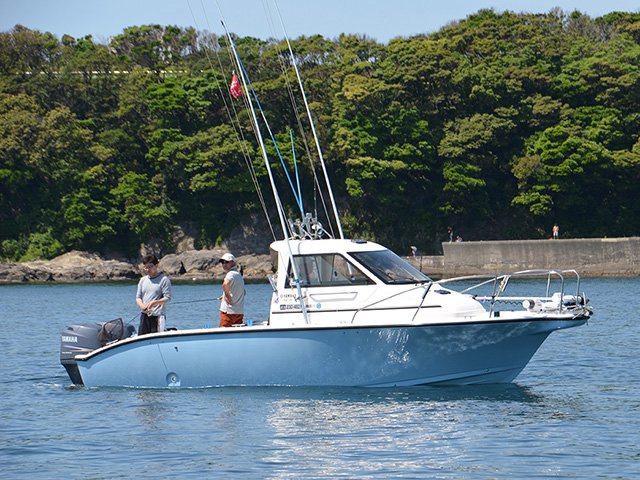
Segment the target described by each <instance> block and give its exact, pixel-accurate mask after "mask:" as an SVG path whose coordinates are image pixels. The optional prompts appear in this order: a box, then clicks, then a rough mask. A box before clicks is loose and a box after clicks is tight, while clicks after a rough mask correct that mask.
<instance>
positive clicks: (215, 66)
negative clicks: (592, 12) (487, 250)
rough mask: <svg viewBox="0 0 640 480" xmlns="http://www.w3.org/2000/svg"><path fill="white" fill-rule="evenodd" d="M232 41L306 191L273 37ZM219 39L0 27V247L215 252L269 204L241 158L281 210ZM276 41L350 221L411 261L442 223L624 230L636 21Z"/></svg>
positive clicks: (636, 160)
mask: <svg viewBox="0 0 640 480" xmlns="http://www.w3.org/2000/svg"><path fill="white" fill-rule="evenodd" d="M235 42H236V46H237V49H238V52H239V54H240V57H241V58H242V60H243V62H244V66H245V68H246V70H247V72H248V73H249V75H250V76H251V80H252V84H253V87H254V88H255V91H256V92H257V95H258V96H259V99H260V103H261V105H262V107H263V108H264V111H265V115H266V116H267V118H268V120H269V123H270V126H271V129H272V130H273V134H274V137H275V138H276V139H277V140H278V142H279V146H280V150H281V155H282V157H283V159H284V161H285V162H286V163H287V164H288V168H289V171H290V172H293V171H294V169H295V165H294V160H293V158H294V153H293V150H292V148H291V141H290V131H294V144H295V152H296V155H297V156H299V157H300V158H298V159H297V160H298V162H297V166H298V168H299V170H300V179H301V180H300V181H301V184H302V185H303V189H304V190H306V191H307V192H312V190H313V188H312V186H313V185H314V181H313V178H314V177H313V175H314V173H313V171H312V169H311V168H310V167H309V165H310V162H308V161H304V160H303V159H304V157H305V156H306V151H307V150H309V151H310V152H311V153H310V156H311V158H312V159H313V158H314V149H313V146H312V145H306V141H310V140H306V141H305V139H304V137H303V136H302V135H301V134H300V133H299V130H300V129H299V127H298V121H297V118H296V115H294V114H293V113H291V112H292V109H291V106H290V99H289V94H288V93H287V85H291V88H292V89H293V91H294V92H295V93H296V95H298V93H299V92H298V87H297V86H295V73H294V72H293V70H292V69H291V68H290V65H289V63H290V62H289V59H288V52H287V49H286V43H283V42H282V41H276V40H270V41H264V40H259V39H256V38H251V37H245V38H235ZM227 47H228V44H227V42H226V39H225V38H224V37H223V36H218V35H215V34H212V33H209V32H198V31H195V30H194V29H192V28H179V27H174V26H160V25H146V26H137V27H130V28H127V29H125V30H124V31H123V33H122V34H120V35H118V36H116V37H114V38H112V39H110V40H109V42H108V44H100V43H96V42H95V41H94V40H93V39H92V38H91V37H86V38H80V39H76V38H72V37H69V36H63V37H62V38H60V39H58V38H57V37H55V36H54V35H52V34H50V33H42V32H39V31H34V30H31V29H29V28H27V27H24V26H19V25H18V26H16V27H14V28H13V29H12V30H11V31H8V32H3V33H0V225H1V226H2V228H1V229H0V259H8V260H27V259H33V258H49V257H52V256H55V255H57V254H60V253H62V252H64V251H68V250H71V249H81V250H91V251H98V252H102V253H115V252H117V253H120V254H124V255H134V254H135V253H136V252H137V251H138V249H139V247H140V244H141V243H147V244H153V245H157V246H158V248H161V249H162V250H163V251H165V252H166V251H170V250H171V247H172V245H171V241H172V238H173V235H174V231H175V228H176V227H178V226H179V227H181V228H183V229H184V230H186V231H190V232H192V234H193V235H194V236H195V237H196V239H197V244H196V245H197V246H198V247H205V246H212V245H214V244H215V243H216V242H219V241H220V240H221V239H224V238H225V237H226V236H227V235H229V233H230V232H231V231H232V229H233V228H234V227H236V226H238V225H241V224H249V223H251V222H252V221H253V220H252V219H255V218H256V217H257V216H258V215H263V213H262V207H261V206H260V202H259V199H258V196H257V195H256V192H255V188H254V182H253V181H252V177H251V175H250V174H249V169H248V168H247V165H246V163H245V161H246V160H245V159H246V158H247V155H248V158H249V159H250V160H249V161H250V162H252V163H253V164H254V166H255V169H256V170H255V171H256V175H257V181H258V183H259V184H260V185H262V186H263V187H264V189H265V190H264V196H265V199H266V202H267V205H268V208H269V210H270V211H272V212H275V209H274V208H273V207H271V206H270V205H271V204H270V203H269V202H270V201H271V202H272V200H270V199H271V198H272V197H271V196H270V193H268V190H266V189H267V188H268V182H267V178H266V168H265V167H264V162H263V160H262V159H261V157H260V154H259V150H258V146H257V143H256V142H255V140H254V137H253V136H252V134H251V130H250V120H249V118H250V117H249V115H248V113H247V111H246V110H245V109H244V108H243V98H242V97H241V98H240V99H237V100H235V99H232V97H230V96H229V91H228V84H229V81H230V78H231V70H232V67H231V66H230V65H231V63H230V59H229V51H228V50H229V49H228V48H227ZM292 47H293V51H294V53H295V55H296V60H297V62H298V65H299V68H300V72H301V75H302V78H303V81H304V84H305V89H306V93H307V96H308V98H309V101H310V106H311V110H312V111H313V114H314V116H315V119H316V127H317V130H318V135H319V139H320V143H321V145H322V148H323V152H324V156H325V159H326V161H327V164H328V168H329V172H330V175H331V177H332V179H333V188H334V194H335V197H336V200H337V204H338V208H339V211H340V214H341V217H342V219H343V227H344V230H345V233H346V235H347V236H350V237H360V238H367V239H371V240H376V241H380V242H382V243H384V244H386V245H388V246H390V247H392V248H394V249H395V250H396V251H398V252H399V253H405V254H406V253H407V252H408V251H409V245H417V246H418V248H419V250H420V251H422V252H426V253H431V252H433V251H434V250H435V249H436V248H437V245H438V242H440V241H442V240H444V239H445V237H446V231H447V227H448V226H452V227H453V228H454V230H455V232H456V234H460V235H461V236H462V237H464V239H465V240H489V239H519V238H548V237H549V236H550V232H551V226H552V225H553V224H554V223H556V222H557V223H558V224H559V225H560V226H561V235H562V236H563V237H597V236H631V235H639V234H640V202H639V201H638V198H640V140H639V136H640V14H638V13H612V14H609V15H606V16H604V17H600V18H596V19H593V18H590V17H588V16H585V15H583V14H581V13H579V12H572V13H566V12H562V11H560V10H553V11H551V12H549V13H548V14H544V15H533V14H515V13H509V12H507V13H496V12H494V11H492V10H482V11H479V12H478V13H477V14H475V15H472V16H470V17H468V18H466V19H465V20H462V21H459V22H455V23H452V24H450V25H448V26H446V27H444V28H442V29H441V30H440V31H438V32H436V33H432V34H429V35H419V36H414V37H411V38H397V39H394V40H392V41H390V42H389V43H388V44H380V43H377V42H376V41H374V40H371V39H369V38H367V37H366V36H358V35H342V36H340V37H339V38H336V39H326V38H322V37H320V36H313V37H300V38H297V39H294V40H293V41H292ZM283 65H284V66H285V67H287V68H283ZM244 98H246V95H245V97H244ZM297 102H298V109H299V110H302V109H303V107H301V105H300V102H301V100H297ZM234 110H235V111H236V112H237V117H235V115H234V113H233V111H234ZM228 112H232V113H231V116H232V118H233V121H232V120H230V116H229V113H228ZM236 124H237V125H240V126H241V128H239V129H236V130H234V128H233V126H234V125H236ZM302 129H303V130H305V131H306V132H307V133H308V129H309V127H308V125H307V124H306V123H305V124H303V125H302ZM238 131H239V132H240V133H241V134H242V135H241V137H240V138H241V139H242V140H241V141H238V133H237V132H238ZM268 150H269V153H270V155H271V162H272V166H273V169H274V172H275V173H276V176H277V177H278V181H279V182H282V184H283V185H286V176H285V175H284V173H283V168H282V166H281V165H280V163H281V162H280V160H279V159H278V156H277V155H276V154H275V153H276V152H275V148H274V147H273V145H272V144H271V143H269V145H268ZM245 154H246V155H245ZM313 163H314V164H317V161H314V162H313ZM316 175H318V174H317V173H316ZM294 182H295V181H294ZM287 199H288V197H287ZM306 200H307V202H309V203H310V204H311V205H309V206H308V207H307V208H310V209H314V208H317V209H318V212H319V215H320V217H322V216H323V215H324V214H323V212H324V207H323V206H322V205H321V202H320V200H319V199H317V197H315V196H314V195H313V193H307V198H306ZM314 202H315V204H314ZM292 215H296V213H295V210H292ZM298 216H299V215H298ZM321 220H322V221H323V223H325V224H328V223H329V222H328V221H327V220H323V219H322V218H321ZM264 237H265V243H268V241H269V239H270V237H271V232H269V231H268V229H266V231H265V232H264ZM160 253H162V252H160Z"/></svg>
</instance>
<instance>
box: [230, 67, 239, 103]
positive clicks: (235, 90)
mask: <svg viewBox="0 0 640 480" xmlns="http://www.w3.org/2000/svg"><path fill="white" fill-rule="evenodd" d="M229 90H230V92H231V96H232V97H233V98H238V97H239V96H240V95H242V87H241V86H240V82H238V77H236V72H233V76H232V77H231V88H230V89H229Z"/></svg>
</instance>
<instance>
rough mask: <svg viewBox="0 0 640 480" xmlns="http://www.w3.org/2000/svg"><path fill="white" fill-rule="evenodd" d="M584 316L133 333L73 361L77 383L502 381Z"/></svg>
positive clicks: (399, 383)
mask: <svg viewBox="0 0 640 480" xmlns="http://www.w3.org/2000/svg"><path fill="white" fill-rule="evenodd" d="M585 322H586V319H549V318H547V319H533V320H532V319H522V320H509V321H496V320H491V321H485V322H475V323H460V324H439V325H434V324H431V325H399V326H384V327H377V326H358V327H355V326H354V327H336V328H318V327H305V328H295V329H294V328H291V329H274V328H271V327H262V328H261V327H239V328H231V329H203V330H193V331H178V332H163V333H158V334H151V335H146V336H142V337H135V338H131V339H127V340H125V341H122V342H119V343H116V344H113V345H110V346H108V347H104V348H101V349H99V350H96V351H95V352H92V353H91V354H88V355H85V356H84V357H81V358H78V359H77V365H78V371H79V374H80V376H81V378H82V382H83V383H84V385H86V386H130V387H150V388H166V387H187V388H189V387H190V388H198V387H213V386H241V385H243V386H268V385H291V386H362V387H388V386H411V385H427V384H454V385H469V384H478V383H506V382H511V381H512V380H513V379H514V378H515V377H516V376H517V375H518V374H519V373H520V372H521V371H522V369H523V368H524V367H525V366H526V365H527V363H528V362H529V360H530V359H531V357H532V356H533V355H534V354H535V352H536V351H537V349H538V348H539V347H540V345H541V344H542V342H544V340H545V339H546V338H547V336H548V335H549V334H550V333H551V332H553V331H555V330H559V329H564V328H570V327H574V326H578V325H581V324H583V323H585Z"/></svg>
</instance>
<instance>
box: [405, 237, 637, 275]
mask: <svg viewBox="0 0 640 480" xmlns="http://www.w3.org/2000/svg"><path fill="white" fill-rule="evenodd" d="M442 247H443V252H444V254H443V255H440V256H422V257H421V256H417V257H409V261H410V262H411V263H412V264H413V265H414V266H416V267H418V268H420V269H421V270H422V271H423V272H425V273H426V274H427V275H430V276H433V277H435V278H449V277H455V276H461V275H476V274H496V273H509V272H512V271H517V270H527V269H536V268H544V269H550V268H553V269H556V270H564V269H575V270H577V271H578V273H579V274H580V275H582V276H594V277H595V276H636V275H640V237H627V238H576V239H567V240H507V241H487V242H459V243H455V242H454V243H443V244H442Z"/></svg>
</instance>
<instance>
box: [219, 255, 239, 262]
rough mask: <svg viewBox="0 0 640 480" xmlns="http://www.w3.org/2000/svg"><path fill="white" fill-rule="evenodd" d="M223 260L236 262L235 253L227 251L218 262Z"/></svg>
mask: <svg viewBox="0 0 640 480" xmlns="http://www.w3.org/2000/svg"><path fill="white" fill-rule="evenodd" d="M223 260H224V261H225V262H235V261H236V257H234V256H233V254H231V253H225V254H224V255H222V257H220V260H218V263H220V262H221V261H223Z"/></svg>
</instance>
